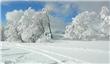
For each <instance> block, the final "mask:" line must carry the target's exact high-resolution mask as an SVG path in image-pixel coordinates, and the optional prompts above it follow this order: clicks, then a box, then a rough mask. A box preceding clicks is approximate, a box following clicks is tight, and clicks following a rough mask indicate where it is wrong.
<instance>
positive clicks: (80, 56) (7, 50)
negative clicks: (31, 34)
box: [0, 40, 110, 64]
mask: <svg viewBox="0 0 110 64" xmlns="http://www.w3.org/2000/svg"><path fill="white" fill-rule="evenodd" d="M52 42H53V43H49V42H47V43H45V42H42V43H14V42H13V43H9V42H1V46H2V47H1V52H2V53H1V56H2V60H0V61H1V62H3V64H4V63H5V64H9V63H10V64H14V63H15V64H82V63H83V64H109V54H110V50H109V41H70V40H54V41H52Z"/></svg>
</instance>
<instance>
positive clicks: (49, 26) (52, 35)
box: [46, 13, 53, 38]
mask: <svg viewBox="0 0 110 64" xmlns="http://www.w3.org/2000/svg"><path fill="white" fill-rule="evenodd" d="M46 15H47V13H46ZM47 19H48V28H49V32H50V34H51V38H53V35H52V31H51V27H50V19H49V16H48V15H47Z"/></svg>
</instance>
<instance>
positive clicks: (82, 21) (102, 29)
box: [65, 7, 110, 40]
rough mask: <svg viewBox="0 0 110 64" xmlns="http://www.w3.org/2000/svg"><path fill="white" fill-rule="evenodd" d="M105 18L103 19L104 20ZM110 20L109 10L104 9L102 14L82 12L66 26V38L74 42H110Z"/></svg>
mask: <svg viewBox="0 0 110 64" xmlns="http://www.w3.org/2000/svg"><path fill="white" fill-rule="evenodd" d="M102 18H103V19H102ZM109 22H110V18H109V14H108V9H107V8H105V7H103V8H102V11H101V13H100V14H97V13H96V12H88V11H85V12H82V13H80V14H79V15H77V16H76V17H75V18H74V19H73V21H72V23H71V24H70V25H68V26H66V30H65V37H66V38H70V39H74V40H103V39H104V40H106V39H107V40H108V39H109V28H110V23H109Z"/></svg>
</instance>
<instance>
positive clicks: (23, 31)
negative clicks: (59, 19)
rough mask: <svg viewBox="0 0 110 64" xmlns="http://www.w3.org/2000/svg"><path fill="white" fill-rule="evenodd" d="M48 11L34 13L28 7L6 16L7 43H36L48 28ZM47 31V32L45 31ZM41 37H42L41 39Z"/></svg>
mask: <svg viewBox="0 0 110 64" xmlns="http://www.w3.org/2000/svg"><path fill="white" fill-rule="evenodd" d="M47 12H48V11H46V10H42V11H35V10H34V9H31V8H30V7H29V8H28V9H27V10H25V11H22V10H18V11H17V10H15V11H13V12H8V13H7V14H6V19H7V21H8V23H7V28H6V31H5V35H6V37H7V39H6V40H7V41H18V42H36V40H38V39H39V38H41V36H42V35H43V36H45V35H44V33H46V32H48V33H50V31H49V30H51V28H50V21H49V17H48V13H47ZM47 29H48V30H47ZM43 36H42V37H43Z"/></svg>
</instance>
